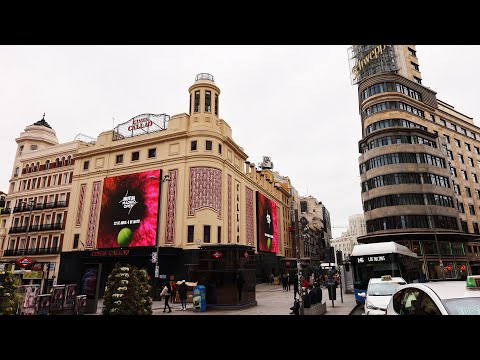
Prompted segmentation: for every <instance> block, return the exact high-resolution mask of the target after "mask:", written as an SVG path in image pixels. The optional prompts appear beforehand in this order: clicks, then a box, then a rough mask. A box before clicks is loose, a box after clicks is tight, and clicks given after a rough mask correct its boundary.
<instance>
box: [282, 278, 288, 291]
mask: <svg viewBox="0 0 480 360" xmlns="http://www.w3.org/2000/svg"><path fill="white" fill-rule="evenodd" d="M282 286H283V291H288V277H287V274H284V275H283V277H282Z"/></svg>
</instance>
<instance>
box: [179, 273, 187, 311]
mask: <svg viewBox="0 0 480 360" xmlns="http://www.w3.org/2000/svg"><path fill="white" fill-rule="evenodd" d="M187 291H188V289H187V284H186V283H185V280H182V282H181V283H180V285H178V288H177V292H178V296H179V297H180V302H181V303H182V310H187Z"/></svg>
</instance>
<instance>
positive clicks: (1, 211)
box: [0, 208, 12, 215]
mask: <svg viewBox="0 0 480 360" xmlns="http://www.w3.org/2000/svg"><path fill="white" fill-rule="evenodd" d="M11 212H12V209H11V208H3V209H0V215H3V214H10V213H11Z"/></svg>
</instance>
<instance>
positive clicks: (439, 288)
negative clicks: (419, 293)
mask: <svg viewBox="0 0 480 360" xmlns="http://www.w3.org/2000/svg"><path fill="white" fill-rule="evenodd" d="M412 285H417V286H418V287H419V288H420V289H421V288H422V287H423V286H425V287H428V288H430V289H432V290H433V291H434V292H435V293H436V294H437V295H438V297H439V298H440V299H442V300H443V299H456V298H463V297H480V290H477V289H471V290H467V282H466V281H463V280H462V281H431V282H428V283H421V284H409V285H404V286H403V288H404V287H409V286H412ZM417 286H415V287H417Z"/></svg>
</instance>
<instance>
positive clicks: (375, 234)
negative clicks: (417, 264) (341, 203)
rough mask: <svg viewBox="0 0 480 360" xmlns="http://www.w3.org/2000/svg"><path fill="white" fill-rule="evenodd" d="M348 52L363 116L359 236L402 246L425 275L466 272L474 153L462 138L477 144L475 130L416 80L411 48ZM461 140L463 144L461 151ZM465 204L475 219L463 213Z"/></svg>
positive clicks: (474, 205)
mask: <svg viewBox="0 0 480 360" xmlns="http://www.w3.org/2000/svg"><path fill="white" fill-rule="evenodd" d="M349 51H350V60H351V64H350V65H351V73H352V82H353V83H354V84H357V85H358V100H359V112H360V116H361V120H362V139H361V140H360V141H359V152H360V153H361V155H360V157H359V170H360V177H361V189H362V190H361V191H362V203H363V210H364V214H365V221H366V229H367V234H366V235H365V236H362V237H359V238H358V241H359V242H360V243H371V242H382V241H396V242H398V243H401V244H402V245H405V246H408V247H409V248H410V249H411V250H412V251H414V252H416V253H417V254H418V255H419V257H420V258H421V260H422V263H423V270H424V273H425V275H426V277H427V278H430V279H443V278H457V277H463V276H465V275H466V274H467V273H468V272H470V271H471V267H470V264H469V262H468V259H467V250H468V245H467V242H469V241H471V240H473V238H474V237H475V236H474V235H472V234H469V233H473V234H478V233H479V232H478V221H477V219H476V212H477V211H480V207H479V205H480V204H478V203H476V202H477V201H479V199H480V187H479V186H478V177H477V175H476V173H477V170H478V169H479V167H480V157H479V158H478V159H475V161H474V156H473V154H472V150H473V147H471V146H470V144H469V143H477V142H478V141H477V140H476V135H475V134H477V133H480V129H479V128H477V127H476V126H475V125H474V124H473V120H472V119H471V118H469V117H467V116H465V115H463V114H461V113H458V112H456V111H455V110H454V108H453V107H451V106H450V105H448V104H445V103H443V102H441V101H440V100H437V98H436V93H435V92H434V91H432V90H431V89H430V88H427V87H425V86H423V85H422V78H421V73H420V68H419V64H418V59H417V55H416V48H415V46H414V45H355V46H352V47H351V48H350V49H349ZM447 119H448V120H447ZM447 121H448V122H449V125H450V126H449V127H450V129H448V127H447V126H446V122H447ZM442 125H443V126H442ZM452 129H457V130H459V131H461V134H451V130H452ZM460 129H461V130H460ZM472 134H473V136H472ZM461 135H463V136H461ZM469 135H470V136H469ZM472 137H474V138H472ZM460 138H463V139H465V138H468V140H465V141H467V142H464V141H462V140H463V139H462V140H460ZM453 140H455V144H454V143H453ZM450 142H452V144H450ZM461 143H465V144H466V145H468V147H469V148H470V149H465V150H467V152H463V151H462V150H463V149H462V146H461V145H460V144H461ZM452 145H455V147H456V148H455V152H456V153H457V156H456V157H454V156H453V152H452V151H453V149H452ZM457 145H458V146H457ZM472 145H473V144H472ZM475 148H478V146H475ZM479 154H480V152H478V153H477V155H478V156H480V155H479ZM457 159H458V160H459V162H461V163H460V164H457V163H456V161H455V160H457ZM467 159H469V160H467ZM460 174H462V176H463V179H462V178H458V176H459V175H460ZM457 187H458V189H460V188H461V191H456V189H457ZM464 189H467V190H465V191H463V190H464ZM477 189H478V190H477ZM474 191H477V192H476V197H477V199H475V200H476V201H474V199H473V198H472V194H473V193H474ZM456 192H457V193H456ZM464 192H465V193H466V194H465V195H468V194H470V198H468V197H467V198H466V199H464V198H463V197H462V193H464ZM460 204H461V205H460ZM470 204H471V206H470ZM465 208H467V209H471V210H472V213H471V215H475V217H473V216H462V214H461V212H462V209H465ZM469 222H470V225H471V226H468V225H469V224H468V223H469Z"/></svg>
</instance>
